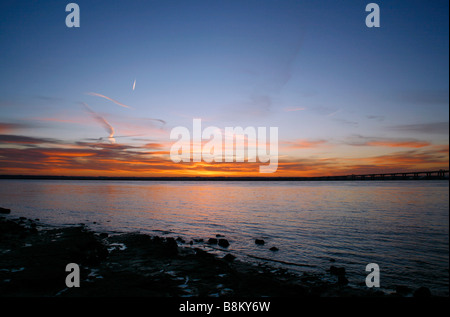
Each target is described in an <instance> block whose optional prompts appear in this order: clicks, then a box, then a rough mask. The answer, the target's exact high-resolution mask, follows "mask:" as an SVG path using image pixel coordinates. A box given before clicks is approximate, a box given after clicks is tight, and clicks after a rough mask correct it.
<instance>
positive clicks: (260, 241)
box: [255, 239, 264, 245]
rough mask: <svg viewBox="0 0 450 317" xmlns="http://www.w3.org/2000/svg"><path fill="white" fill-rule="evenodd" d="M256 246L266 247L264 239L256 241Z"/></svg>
mask: <svg viewBox="0 0 450 317" xmlns="http://www.w3.org/2000/svg"><path fill="white" fill-rule="evenodd" d="M255 244H257V245H264V240H262V239H255Z"/></svg>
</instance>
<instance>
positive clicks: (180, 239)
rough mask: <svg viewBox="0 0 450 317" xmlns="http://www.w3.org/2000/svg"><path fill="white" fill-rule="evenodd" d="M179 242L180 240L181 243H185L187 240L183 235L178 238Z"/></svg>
mask: <svg viewBox="0 0 450 317" xmlns="http://www.w3.org/2000/svg"><path fill="white" fill-rule="evenodd" d="M177 242H180V243H185V242H186V241H184V239H183V238H181V237H178V238H177Z"/></svg>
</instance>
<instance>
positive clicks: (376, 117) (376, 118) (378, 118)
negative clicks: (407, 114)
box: [366, 115, 386, 122]
mask: <svg viewBox="0 0 450 317" xmlns="http://www.w3.org/2000/svg"><path fill="white" fill-rule="evenodd" d="M366 118H367V119H369V120H375V121H379V122H382V121H384V120H385V119H386V117H385V116H376V115H368V116H366Z"/></svg>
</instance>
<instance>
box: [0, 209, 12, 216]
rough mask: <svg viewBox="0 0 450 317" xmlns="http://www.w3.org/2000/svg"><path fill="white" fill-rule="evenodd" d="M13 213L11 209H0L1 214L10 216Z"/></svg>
mask: <svg viewBox="0 0 450 317" xmlns="http://www.w3.org/2000/svg"><path fill="white" fill-rule="evenodd" d="M10 213H11V209H7V208H2V207H0V214H5V215H6V214H10Z"/></svg>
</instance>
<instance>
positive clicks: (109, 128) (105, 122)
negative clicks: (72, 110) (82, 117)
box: [82, 102, 116, 144]
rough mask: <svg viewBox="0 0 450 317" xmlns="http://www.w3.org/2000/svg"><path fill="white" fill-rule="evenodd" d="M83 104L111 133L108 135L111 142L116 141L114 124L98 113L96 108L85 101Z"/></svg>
mask: <svg viewBox="0 0 450 317" xmlns="http://www.w3.org/2000/svg"><path fill="white" fill-rule="evenodd" d="M82 104H83V106H84V107H85V108H86V110H87V111H89V112H90V113H91V115H92V116H93V117H94V119H95V120H97V122H99V123H100V124H101V125H102V126H103V127H104V128H105V130H106V131H107V132H108V133H109V136H108V140H109V142H111V143H112V144H114V143H116V139H114V128H113V127H112V125H110V124H109V122H108V121H106V120H105V118H103V117H102V116H100V115H99V114H97V113H96V112H95V111H94V110H92V109H91V107H89V106H88V105H87V104H86V103H84V102H83V103H82Z"/></svg>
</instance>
